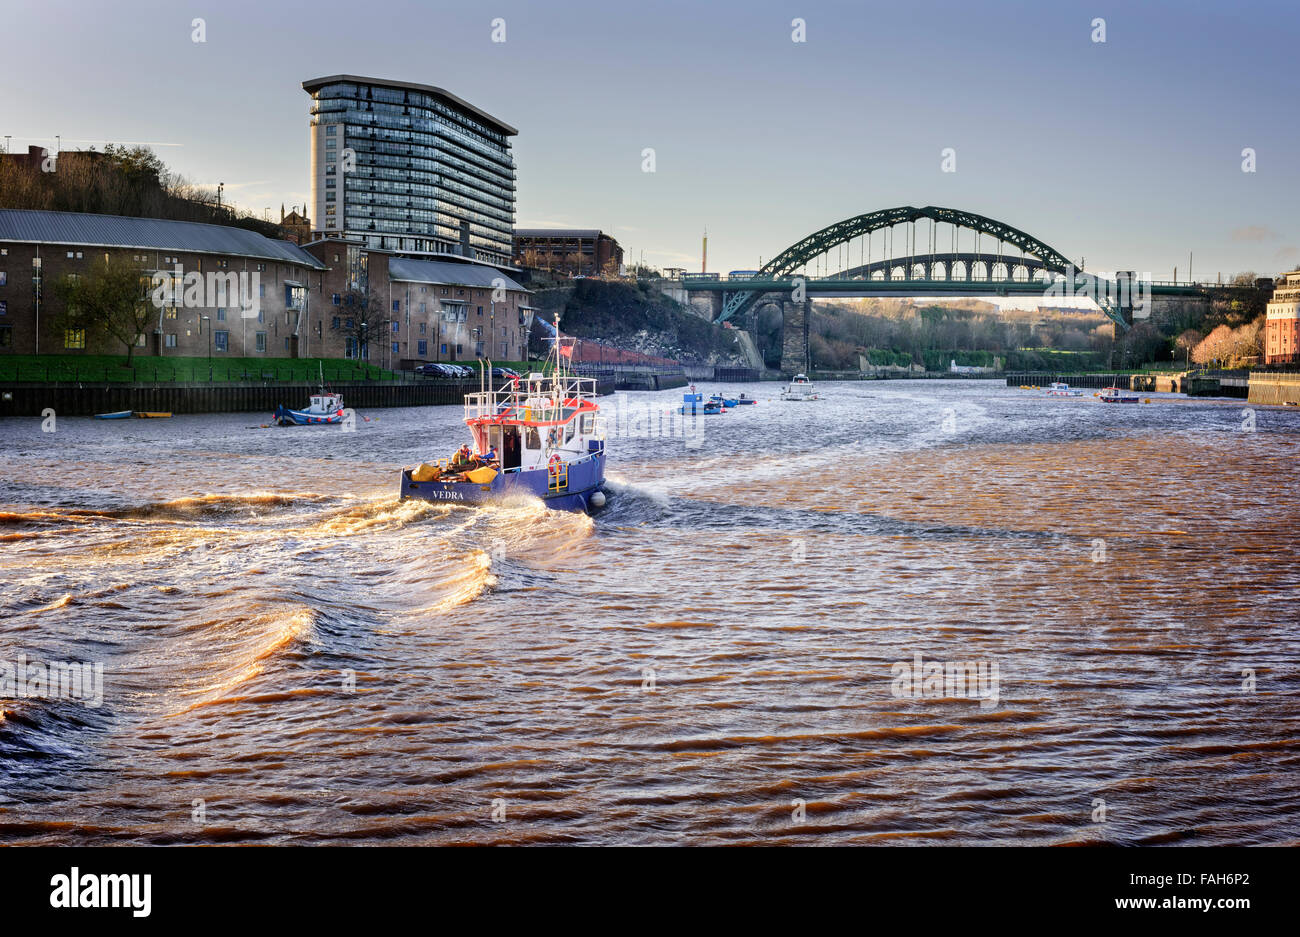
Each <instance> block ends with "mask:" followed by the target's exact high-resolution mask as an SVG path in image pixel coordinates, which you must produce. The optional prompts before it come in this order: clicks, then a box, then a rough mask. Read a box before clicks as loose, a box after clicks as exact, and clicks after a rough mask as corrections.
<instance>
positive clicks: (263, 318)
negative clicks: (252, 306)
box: [257, 309, 266, 322]
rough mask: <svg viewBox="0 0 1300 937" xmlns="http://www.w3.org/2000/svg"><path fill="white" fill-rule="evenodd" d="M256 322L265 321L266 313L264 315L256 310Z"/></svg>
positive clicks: (259, 310)
mask: <svg viewBox="0 0 1300 937" xmlns="http://www.w3.org/2000/svg"><path fill="white" fill-rule="evenodd" d="M257 321H258V322H265V321H266V313H264V312H263V311H262V310H261V309H258V310H257Z"/></svg>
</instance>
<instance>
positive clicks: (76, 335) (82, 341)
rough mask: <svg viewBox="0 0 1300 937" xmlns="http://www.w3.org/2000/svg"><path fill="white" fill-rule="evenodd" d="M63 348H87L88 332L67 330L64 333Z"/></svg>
mask: <svg viewBox="0 0 1300 937" xmlns="http://www.w3.org/2000/svg"><path fill="white" fill-rule="evenodd" d="M63 347H64V348H85V347H86V330H85V329H65V330H64V331H63Z"/></svg>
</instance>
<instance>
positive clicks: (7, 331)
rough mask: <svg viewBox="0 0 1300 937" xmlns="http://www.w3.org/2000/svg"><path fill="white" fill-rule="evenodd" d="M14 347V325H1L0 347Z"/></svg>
mask: <svg viewBox="0 0 1300 937" xmlns="http://www.w3.org/2000/svg"><path fill="white" fill-rule="evenodd" d="M13 347H14V328H13V326H12V325H0V348H13Z"/></svg>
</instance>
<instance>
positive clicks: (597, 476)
mask: <svg viewBox="0 0 1300 937" xmlns="http://www.w3.org/2000/svg"><path fill="white" fill-rule="evenodd" d="M565 341H568V342H570V343H572V341H573V339H564V338H557V339H555V342H556V349H557V351H556V352H553V355H554V359H555V360H554V363H553V365H552V368H551V370H550V372H549V373H537V372H534V373H532V374H529V375H528V376H527V377H526V378H512V379H509V380H507V381H506V383H505V385H504V386H502V387H501V388H500V389H498V390H491V389H487V388H485V389H484V390H482V391H480V392H479V393H477V394H466V395H465V425H466V426H468V427H469V430H470V433H471V434H472V435H473V438H474V446H473V450H472V451H471V449H470V447H469V446H468V445H465V446H462V447H461V448H460V449H459V450H458V451H457V452H456V453H455V454H454V455H453V456H452V457H451V458H450V459H440V460H438V461H437V462H434V463H421V464H420V465H417V466H412V467H408V468H404V469H402V491H401V497H402V498H403V499H404V500H405V499H407V498H419V499H422V500H424V501H449V502H453V503H458V504H482V503H485V502H488V501H495V500H500V499H502V498H508V497H511V496H513V495H535V496H537V497H539V498H541V499H542V501H543V502H544V503H545V504H546V506H547V507H551V508H557V509H559V510H566V511H583V510H588V509H591V508H600V507H603V506H604V504H605V493H604V491H603V490H602V487H603V486H604V484H605V433H604V428H603V426H601V423H600V420H599V418H598V417H599V412H600V407H599V406H598V405H597V403H596V399H595V398H596V381H595V379H594V378H582V377H577V376H575V375H573V374H571V373H569V372H568V371H567V369H566V368H565V366H564V363H563V362H564V359H565V358H566V357H567V355H571V354H572V344H569V345H568V346H567V347H564V346H562V345H561V343H562V342H565ZM548 364H551V362H548ZM481 373H482V375H485V377H480V380H484V381H490V380H491V377H490V376H486V375H491V373H492V371H491V367H490V363H489V367H486V368H484V369H483V371H482V372H481ZM489 386H490V385H489Z"/></svg>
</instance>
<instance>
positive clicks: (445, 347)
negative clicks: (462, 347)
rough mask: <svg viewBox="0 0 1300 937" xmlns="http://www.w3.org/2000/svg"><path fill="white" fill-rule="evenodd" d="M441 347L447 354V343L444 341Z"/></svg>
mask: <svg viewBox="0 0 1300 937" xmlns="http://www.w3.org/2000/svg"><path fill="white" fill-rule="evenodd" d="M439 347H441V348H442V353H443V354H444V355H445V354H446V353H447V343H446V342H443V344H442V345H441V346H439Z"/></svg>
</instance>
